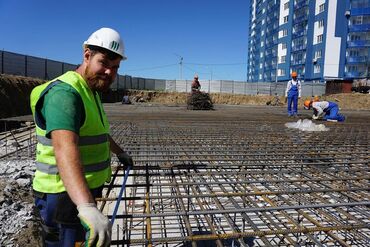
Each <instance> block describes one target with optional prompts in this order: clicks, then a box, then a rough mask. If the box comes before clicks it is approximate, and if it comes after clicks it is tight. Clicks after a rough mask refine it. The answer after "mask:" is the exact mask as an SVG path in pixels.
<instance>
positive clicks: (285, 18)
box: [283, 15, 289, 23]
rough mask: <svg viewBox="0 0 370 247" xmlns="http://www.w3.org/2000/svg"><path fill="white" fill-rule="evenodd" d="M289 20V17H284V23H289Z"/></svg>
mask: <svg viewBox="0 0 370 247" xmlns="http://www.w3.org/2000/svg"><path fill="white" fill-rule="evenodd" d="M288 19H289V16H288V15H287V16H284V20H283V23H288Z"/></svg>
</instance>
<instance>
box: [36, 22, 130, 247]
mask: <svg viewBox="0 0 370 247" xmlns="http://www.w3.org/2000/svg"><path fill="white" fill-rule="evenodd" d="M124 59H126V57H125V56H124V47H123V42H122V40H121V37H120V35H119V34H118V33H117V32H116V31H115V30H113V29H110V28H101V29H99V30H97V31H96V32H94V33H93V34H92V35H91V36H90V37H89V38H88V40H87V41H85V42H84V45H83V61H82V64H81V65H80V66H79V67H78V68H77V70H76V71H68V72H66V73H65V74H63V75H61V76H59V77H57V78H56V79H54V80H52V81H50V82H47V83H45V84H42V85H40V86H37V87H35V88H34V89H33V91H32V93H31V109H32V114H33V117H34V121H35V123H36V135H37V141H38V143H37V150H36V172H35V176H34V179H33V190H34V195H35V204H36V207H37V208H38V210H39V213H40V216H41V224H42V232H41V234H42V237H43V246H58V247H61V246H64V247H66V246H68V247H72V246H109V244H110V241H111V224H110V222H109V220H108V217H107V216H105V215H104V214H102V213H101V212H100V211H99V210H98V208H97V205H96V201H95V198H97V197H101V195H102V189H103V185H104V183H106V182H109V180H110V178H111V167H110V160H111V151H112V152H113V153H115V154H116V155H117V157H118V159H119V160H120V161H121V163H124V165H126V166H132V165H133V161H132V158H131V157H130V156H129V155H128V154H127V153H126V152H124V151H123V150H122V149H121V147H119V146H118V144H117V143H116V142H115V141H114V140H113V139H112V138H111V136H110V134H109V123H108V120H107V117H106V115H105V112H104V110H103V105H102V103H101V101H100V98H99V93H100V92H105V91H107V90H108V89H109V87H110V85H111V84H112V82H113V81H114V79H115V77H116V75H117V70H118V68H119V64H120V62H121V61H122V60H124Z"/></svg>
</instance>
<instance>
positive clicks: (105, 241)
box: [77, 203, 112, 247]
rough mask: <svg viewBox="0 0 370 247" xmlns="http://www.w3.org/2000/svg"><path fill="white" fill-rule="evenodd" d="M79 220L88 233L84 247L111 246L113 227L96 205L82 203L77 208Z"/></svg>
mask: <svg viewBox="0 0 370 247" xmlns="http://www.w3.org/2000/svg"><path fill="white" fill-rule="evenodd" d="M77 210H78V218H80V221H81V224H82V225H83V227H84V228H85V231H86V237H85V238H86V243H85V245H84V246H88V247H90V246H97V247H106V246H109V245H110V240H111V233H112V225H111V223H110V222H109V220H108V218H107V217H106V216H105V215H103V214H102V213H101V212H100V210H99V209H98V208H97V207H96V204H95V203H82V204H80V205H78V206H77Z"/></svg>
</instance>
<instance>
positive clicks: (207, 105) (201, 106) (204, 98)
mask: <svg viewBox="0 0 370 247" xmlns="http://www.w3.org/2000/svg"><path fill="white" fill-rule="evenodd" d="M186 103H187V109H188V110H213V103H212V99H211V97H210V96H209V94H208V93H205V92H201V91H196V92H194V93H191V94H190V95H189V96H188V99H187V102H186Z"/></svg>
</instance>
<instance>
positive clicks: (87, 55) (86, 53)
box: [83, 48, 91, 62]
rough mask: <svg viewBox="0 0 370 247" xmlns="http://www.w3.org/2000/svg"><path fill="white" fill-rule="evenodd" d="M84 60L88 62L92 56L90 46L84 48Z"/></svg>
mask: <svg viewBox="0 0 370 247" xmlns="http://www.w3.org/2000/svg"><path fill="white" fill-rule="evenodd" d="M83 57H84V62H87V61H89V60H90V58H91V50H90V49H89V48H85V49H84V56H83Z"/></svg>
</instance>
